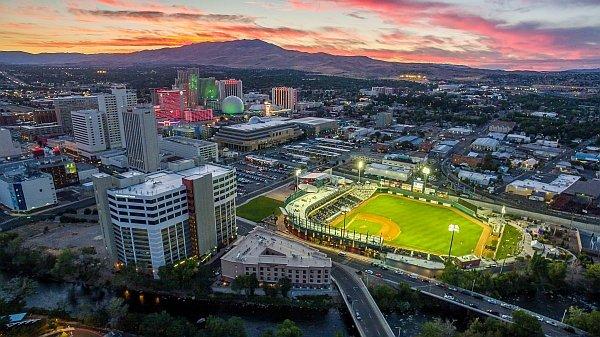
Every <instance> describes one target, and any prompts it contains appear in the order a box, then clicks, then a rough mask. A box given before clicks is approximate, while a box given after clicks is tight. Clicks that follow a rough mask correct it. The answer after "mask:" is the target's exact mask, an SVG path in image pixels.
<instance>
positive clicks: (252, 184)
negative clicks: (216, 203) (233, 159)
mask: <svg viewBox="0 0 600 337" xmlns="http://www.w3.org/2000/svg"><path fill="white" fill-rule="evenodd" d="M233 166H234V167H235V169H236V173H237V185H238V195H239V196H244V195H246V194H248V193H252V192H254V191H257V190H260V189H262V188H264V187H267V186H269V185H272V184H274V183H276V182H279V181H281V180H283V179H285V178H288V177H289V176H290V175H291V174H292V169H291V168H285V167H284V166H282V165H278V166H266V165H261V164H257V163H252V162H249V161H247V160H244V159H242V160H241V161H239V162H237V163H234V164H233Z"/></svg>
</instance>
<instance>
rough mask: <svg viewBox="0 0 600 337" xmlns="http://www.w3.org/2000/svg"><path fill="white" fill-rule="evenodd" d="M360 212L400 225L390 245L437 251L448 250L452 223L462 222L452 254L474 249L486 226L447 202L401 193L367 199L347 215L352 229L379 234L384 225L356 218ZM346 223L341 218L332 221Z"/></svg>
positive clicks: (443, 252) (349, 227) (341, 224)
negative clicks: (439, 204)
mask: <svg viewBox="0 0 600 337" xmlns="http://www.w3.org/2000/svg"><path fill="white" fill-rule="evenodd" d="M358 214H363V215H367V216H368V215H370V214H372V215H375V216H380V217H385V218H387V219H388V220H390V221H391V222H392V223H395V225H396V226H398V227H399V229H400V234H399V235H398V236H396V237H395V238H393V239H390V240H388V241H385V243H386V244H387V245H390V246H397V247H401V248H407V249H414V250H418V251H424V252H430V253H433V254H438V255H446V254H448V249H449V247H450V237H451V233H450V232H449V231H448V225H449V224H456V225H459V226H460V232H458V233H455V235H454V243H453V245H452V255H454V256H460V255H466V254H471V253H473V252H474V250H475V247H476V246H477V242H478V241H479V238H480V237H481V235H482V233H483V227H482V226H481V225H480V224H478V223H476V222H475V221H474V220H471V219H470V218H469V217H468V216H466V215H463V214H462V213H458V211H455V210H453V209H450V208H448V207H445V206H438V205H433V204H430V203H425V202H420V201H416V200H412V199H408V198H403V197H399V196H392V195H386V194H381V195H378V196H376V197H374V198H372V199H370V200H367V201H366V202H365V203H363V204H362V205H361V206H359V207H358V208H355V209H354V210H353V211H351V212H350V213H348V215H347V216H346V223H347V225H346V228H347V229H348V230H349V231H354V230H356V232H357V233H358V232H360V233H363V234H366V233H367V232H368V233H369V234H373V235H379V233H381V231H382V225H381V224H379V223H372V222H371V221H365V220H363V219H357V221H354V218H355V217H356V216H357V215H358ZM333 226H336V227H342V226H343V220H342V219H338V220H336V222H335V223H334V224H333ZM384 226H385V225H384Z"/></svg>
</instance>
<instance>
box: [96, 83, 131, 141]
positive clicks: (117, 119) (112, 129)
mask: <svg viewBox="0 0 600 337" xmlns="http://www.w3.org/2000/svg"><path fill="white" fill-rule="evenodd" d="M110 90H111V93H110V94H102V95H98V110H99V111H100V112H102V113H103V114H104V122H105V127H104V131H105V132H106V140H107V147H109V148H111V149H116V148H121V147H125V142H124V138H125V136H124V130H123V113H124V112H125V111H126V110H127V108H132V107H134V106H135V105H136V103H137V94H136V92H135V90H131V89H127V88H126V87H125V86H124V85H113V86H112V87H111V88H110Z"/></svg>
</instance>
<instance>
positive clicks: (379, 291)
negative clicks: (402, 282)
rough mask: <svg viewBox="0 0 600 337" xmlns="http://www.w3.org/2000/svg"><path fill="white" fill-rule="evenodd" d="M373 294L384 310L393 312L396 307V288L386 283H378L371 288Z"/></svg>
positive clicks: (378, 304)
mask: <svg viewBox="0 0 600 337" xmlns="http://www.w3.org/2000/svg"><path fill="white" fill-rule="evenodd" d="M371 294H372V295H373V298H374V299H375V302H377V306H379V308H380V309H381V311H383V312H391V311H393V310H394V309H395V308H396V294H397V292H396V290H395V289H394V288H392V287H390V286H388V285H385V284H378V285H376V286H374V287H372V288H371Z"/></svg>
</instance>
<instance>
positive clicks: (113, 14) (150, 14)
mask: <svg viewBox="0 0 600 337" xmlns="http://www.w3.org/2000/svg"><path fill="white" fill-rule="evenodd" d="M69 11H70V12H71V13H73V14H79V15H89V16H99V17H105V18H132V19H145V20H153V21H154V20H163V19H174V20H177V19H179V20H188V21H191V20H194V21H195V20H198V21H200V20H203V21H211V22H238V23H252V22H254V18H252V17H249V16H245V15H227V14H201V13H185V12H176V13H165V12H161V11H137V10H103V9H82V8H69Z"/></svg>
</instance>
